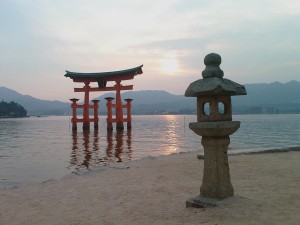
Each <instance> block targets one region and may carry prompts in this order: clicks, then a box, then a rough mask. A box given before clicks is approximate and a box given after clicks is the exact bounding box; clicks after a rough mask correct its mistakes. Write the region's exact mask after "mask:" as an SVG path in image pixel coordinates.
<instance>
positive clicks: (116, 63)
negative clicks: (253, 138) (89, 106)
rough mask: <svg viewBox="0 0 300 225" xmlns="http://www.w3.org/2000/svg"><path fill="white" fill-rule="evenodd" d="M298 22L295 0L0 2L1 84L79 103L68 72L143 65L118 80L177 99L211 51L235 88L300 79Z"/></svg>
mask: <svg viewBox="0 0 300 225" xmlns="http://www.w3.org/2000/svg"><path fill="white" fill-rule="evenodd" d="M299 21H300V2H299V1H298V0H240V1H236V0H224V1H216V0H210V1H203V0H185V1H180V0H162V1H157V2H155V1H150V0H143V1H140V0H123V1H121V0H110V1H104V0H85V1H80V0H64V1H61V0H0V86H4V87H7V88H10V89H13V90H16V91H18V92H20V93H22V94H27V95H31V96H33V97H37V98H41V99H48V100H62V101H68V99H69V98H71V97H79V98H81V99H82V98H83V95H82V94H78V93H77V94H75V93H74V92H73V88H74V87H75V86H76V87H77V86H78V85H75V84H74V83H73V82H72V80H71V79H69V78H66V77H64V74H65V70H69V71H76V72H105V71H115V70H123V69H128V68H132V67H136V66H139V65H141V64H143V65H144V67H143V71H144V73H143V74H142V75H140V76H136V77H135V79H134V80H132V81H128V82H126V83H125V84H134V90H166V91H168V92H170V93H173V94H184V92H185V90H186V88H187V86H188V85H189V84H190V83H191V82H192V81H195V80H197V79H201V78H202V76H201V72H202V70H203V69H204V68H205V65H204V63H203V59H204V57H205V55H207V54H209V53H211V52H215V53H218V54H220V55H221V57H222V64H221V69H222V70H223V71H224V74H225V76H224V77H225V78H227V79H231V80H233V81H235V82H238V83H241V84H249V83H272V82H274V81H279V82H283V83H285V82H288V81H291V80H297V81H300V22H299ZM100 94H103V93H97V94H96V95H97V96H98V95H100Z"/></svg>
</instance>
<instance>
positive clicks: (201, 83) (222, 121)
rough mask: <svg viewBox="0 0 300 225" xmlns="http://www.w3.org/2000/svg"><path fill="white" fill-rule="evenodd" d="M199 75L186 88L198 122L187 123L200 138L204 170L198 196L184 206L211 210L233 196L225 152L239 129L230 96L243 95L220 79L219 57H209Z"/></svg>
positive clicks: (238, 87) (237, 86)
mask: <svg viewBox="0 0 300 225" xmlns="http://www.w3.org/2000/svg"><path fill="white" fill-rule="evenodd" d="M204 64H205V65H206V68H205V70H204V71H203V72H202V77H203V79H199V80H197V81H195V82H193V83H191V84H190V85H189V87H188V88H187V90H186V92H185V96H186V97H197V122H193V123H190V124H189V127H190V129H191V130H193V131H194V132H195V133H196V134H197V135H200V136H202V142H201V143H202V145H203V148H204V170H203V179H202V185H201V187H200V195H199V196H197V197H195V198H191V199H189V200H188V201H187V202H186V206H187V207H201V208H202V207H211V206H217V205H218V202H219V201H220V200H222V199H224V198H226V197H231V196H233V193H234V190H233V186H232V184H231V180H230V172H229V163H228V156H227V150H228V145H229V144H230V138H229V135H231V134H233V133H234V132H236V131H237V130H238V129H239V127H240V122H239V121H232V106H231V97H230V96H232V95H246V94H247V93H246V90H245V87H244V86H243V85H240V84H238V83H235V82H233V81H231V80H228V79H225V78H223V76H224V73H223V71H222V70H221V69H220V64H221V57H220V55H218V54H216V53H211V54H208V55H207V56H206V57H205V59H204Z"/></svg>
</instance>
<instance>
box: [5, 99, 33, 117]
mask: <svg viewBox="0 0 300 225" xmlns="http://www.w3.org/2000/svg"><path fill="white" fill-rule="evenodd" d="M26 116H27V111H26V109H24V107H23V106H21V105H19V104H18V103H16V102H9V103H8V102H4V101H2V102H0V117H2V118H3V117H26Z"/></svg>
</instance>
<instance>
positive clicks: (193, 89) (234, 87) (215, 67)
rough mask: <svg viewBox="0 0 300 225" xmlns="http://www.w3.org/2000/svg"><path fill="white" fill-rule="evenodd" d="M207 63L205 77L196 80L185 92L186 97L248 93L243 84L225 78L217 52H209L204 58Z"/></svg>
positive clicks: (204, 71) (203, 73) (203, 75)
mask: <svg viewBox="0 0 300 225" xmlns="http://www.w3.org/2000/svg"><path fill="white" fill-rule="evenodd" d="M204 64H205V65H206V68H205V70H203V72H202V77H203V79H200V80H197V81H194V82H193V83H191V84H190V85H189V87H188V88H187V90H186V92H185V96H186V97H197V96H209V95H210V96H211V95H230V96H231V95H246V94H247V92H246V89H245V87H244V86H243V85H240V84H238V83H235V82H233V81H231V80H228V79H225V78H223V76H224V73H223V71H222V70H221V69H220V67H219V66H220V64H221V56H220V55H218V54H216V53H211V54H208V55H207V56H206V57H205V59H204Z"/></svg>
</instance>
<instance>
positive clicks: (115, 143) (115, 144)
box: [69, 130, 132, 172]
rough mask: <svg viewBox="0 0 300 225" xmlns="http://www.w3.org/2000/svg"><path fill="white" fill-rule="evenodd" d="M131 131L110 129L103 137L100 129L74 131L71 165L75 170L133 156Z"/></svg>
mask: <svg viewBox="0 0 300 225" xmlns="http://www.w3.org/2000/svg"><path fill="white" fill-rule="evenodd" d="M131 139H132V137H131V131H130V130H128V131H108V132H107V133H106V140H105V138H101V135H100V133H99V132H98V131H84V132H76V131H74V132H72V151H71V154H70V166H69V168H72V169H74V172H76V171H77V172H78V171H81V170H86V169H88V170H90V169H92V168H93V167H97V166H103V165H107V164H109V163H112V162H126V161H129V160H131V158H132V148H131Z"/></svg>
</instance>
